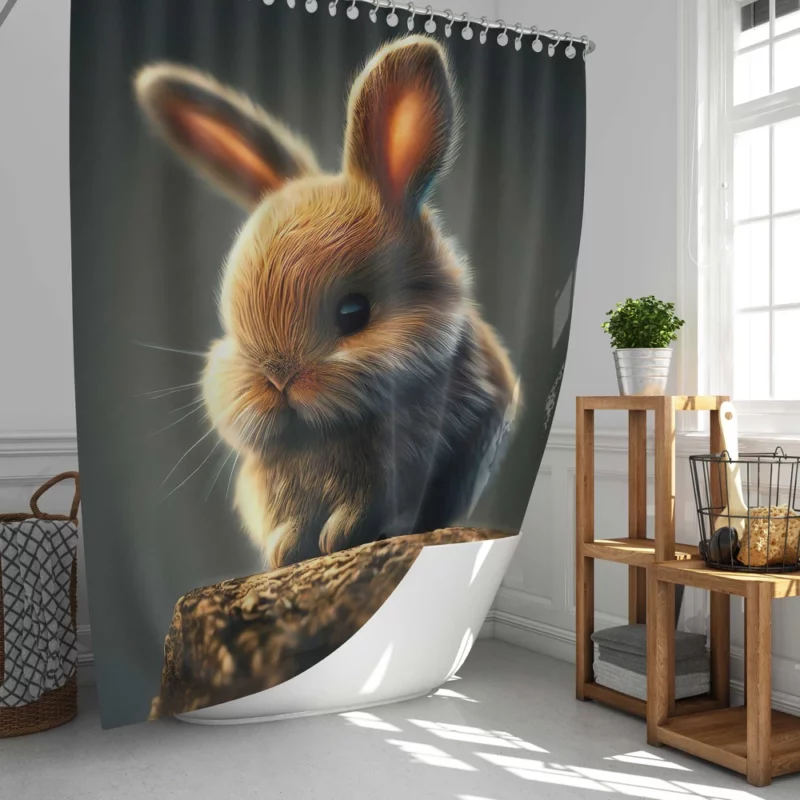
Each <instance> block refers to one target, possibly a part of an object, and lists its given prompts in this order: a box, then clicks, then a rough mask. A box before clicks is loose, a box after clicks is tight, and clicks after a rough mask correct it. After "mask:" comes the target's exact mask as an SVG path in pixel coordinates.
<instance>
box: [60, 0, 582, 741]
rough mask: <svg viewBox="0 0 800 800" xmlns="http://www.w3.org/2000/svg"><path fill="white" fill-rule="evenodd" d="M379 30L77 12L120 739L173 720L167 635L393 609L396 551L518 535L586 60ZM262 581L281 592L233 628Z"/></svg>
mask: <svg viewBox="0 0 800 800" xmlns="http://www.w3.org/2000/svg"><path fill="white" fill-rule="evenodd" d="M295 6H296V7H295ZM377 6H378V7H377V8H376V4H375V3H372V2H369V3H362V2H358V3H356V2H353V0H346V2H344V1H343V2H336V0H334V2H331V3H330V4H328V3H316V2H313V0H310V1H309V2H307V3H303V2H298V3H296V4H295V3H294V2H291V3H286V2H284V1H283V0H278V2H275V3H274V4H272V3H268V2H266V0H265V2H263V3H261V2H250V1H249V0H72V34H71V35H72V55H71V123H70V124H71V183H72V232H73V258H72V263H73V296H74V320H75V322H74V325H75V361H76V385H77V404H78V435H79V453H80V468H81V473H82V485H83V494H84V517H83V525H84V539H85V547H86V560H87V570H88V588H89V597H90V612H91V622H92V637H93V647H94V652H95V658H96V672H97V678H98V683H99V690H100V699H101V711H102V721H103V725H104V726H106V727H109V726H116V725H121V724H126V723H131V722H135V721H139V720H144V719H147V718H148V716H151V717H154V716H159V715H161V714H166V713H172V712H173V711H175V710H180V709H179V708H176V707H175V706H170V705H169V703H165V702H164V697H163V691H162V697H161V701H160V702H159V701H156V702H154V698H157V697H158V695H159V690H160V689H159V687H160V686H162V685H161V681H162V673H163V674H164V675H166V672H168V671H169V669H170V666H169V665H170V664H173V665H174V663H176V662H179V661H180V660H181V659H184V660H185V659H186V658H187V657H188V656H187V654H186V652H185V651H184V650H181V651H180V652H179V653H177V654H176V647H177V648H180V647H182V645H179V644H176V642H175V640H174V639H173V638H170V637H171V633H173V634H174V630H175V624H176V621H175V620H176V618H179V617H180V615H181V614H183V615H184V616H185V615H186V614H188V613H189V612H188V611H187V609H188V608H189V606H191V609H192V613H193V614H195V613H196V614H197V617H196V625H197V626H198V628H199V629H202V636H205V637H207V639H208V641H210V640H211V639H213V638H214V637H215V636H217V637H218V638H219V637H221V636H222V634H221V633H220V631H221V630H223V629H224V631H225V635H226V636H227V635H228V634H229V633H230V629H231V627H235V626H236V625H238V626H240V627H241V625H243V624H245V622H246V621H247V619H249V617H248V615H250V616H251V617H252V616H253V615H258V614H268V615H273V616H275V615H277V616H278V617H280V615H281V614H288V613H290V612H291V614H294V615H295V616H294V617H292V619H293V620H294V622H292V624H295V622H296V619H297V615H298V614H303V615H306V616H309V615H310V616H313V615H314V614H315V613H316V612H317V609H316V608H315V604H316V603H317V602H322V601H321V600H320V601H318V600H316V599H315V600H311V601H308V602H306V605H305V606H304V605H303V603H302V602H300V601H297V602H295V601H296V600H297V597H296V594H297V592H300V593H302V592H305V591H306V588H307V586H310V585H311V584H312V583H313V585H314V587H315V589H314V591H316V592H317V594H316V595H313V597H314V598H318V597H322V596H323V595H324V593H325V592H326V591H328V589H330V592H332V591H333V590H334V589H335V588H337V587H340V585H341V583H342V580H344V581H345V583H347V581H351V582H355V583H358V582H359V581H361V582H362V583H363V582H364V581H367V582H369V581H373V582H374V581H375V580H378V578H376V577H375V574H376V572H379V573H381V575H380V576H379V578H380V580H382V581H383V584H382V585H381V590H380V591H381V592H383V595H381V596H384V595H385V594H386V593H387V592H389V593H390V592H391V590H392V587H393V586H394V585H396V583H397V582H398V581H400V580H402V570H400V571H399V572H398V573H397V575H396V576H394V573H392V572H391V570H389V569H388V567H386V566H385V564H386V563H387V562H385V560H384V561H380V559H381V558H384V557H385V554H386V553H392V554H395V555H396V554H400V556H401V557H402V554H403V553H411V552H416V551H417V550H418V549H419V547H418V543H424V544H427V543H429V542H434V540H435V541H436V542H448V541H461V540H462V539H463V538H464V537H466V538H467V539H469V538H473V539H474V538H481V537H485V536H491V535H501V534H509V533H510V534H517V533H518V532H519V530H520V527H521V525H522V521H523V516H524V515H525V511H526V508H527V505H528V500H529V498H530V494H531V490H532V487H533V483H534V480H535V478H536V473H537V470H538V468H539V464H540V461H541V458H542V454H543V450H544V447H545V445H546V442H547V436H548V432H549V428H550V424H551V421H552V415H553V410H554V407H555V403H556V400H557V397H558V392H559V388H560V383H561V378H562V375H563V370H564V361H565V358H566V352H567V343H568V338H569V325H570V315H571V310H572V296H573V290H574V281H575V265H576V260H577V254H578V245H579V238H580V226H581V214H582V203H583V181H584V141H585V78H584V69H585V64H584V58H582V55H583V49H584V44H583V43H581V42H579V41H575V42H567V41H559V42H556V43H555V47H552V48H548V47H547V46H546V45H547V41H546V40H545V47H543V48H542V47H541V44H542V42H541V41H538V40H539V38H540V37H539V36H533V35H531V34H530V33H529V32H527V29H526V31H525V32H524V35H523V31H522V29H521V27H520V28H518V29H516V31H515V29H514V27H513V26H511V27H509V28H508V30H506V31H503V30H502V29H491V30H489V29H488V28H486V26H482V25H480V24H476V23H475V22H474V21H473V22H471V23H470V22H469V21H468V20H460V19H459V18H458V17H456V19H455V20H452V17H451V18H449V19H443V18H441V17H438V18H436V19H434V17H433V16H429V15H427V14H426V13H424V12H422V11H420V12H419V13H411V12H409V11H407V10H405V8H403V9H400V8H396V9H393V8H392V7H391V6H390V4H389V3H378V4H377ZM356 12H360V13H356ZM393 21H394V23H395V24H394V25H392V22H393ZM484 40H485V41H484ZM503 42H505V46H503ZM548 50H550V52H548ZM442 530H444V531H445V532H444V533H436V534H433V533H431V532H434V531H439V532H441V531H442ZM470 531H472V533H470ZM492 532H495V533H492ZM426 537H428V538H426ZM430 537H433V539H432V538H430ZM444 546H447V545H446V544H445V545H444ZM415 548H416V549H415ZM370 559H372V560H370ZM375 559H379V562H380V564H381V565H383V566H381V567H380V568H375V567H374V564H375V563H376V562H375ZM368 563H369V564H371V565H372V566H370V567H369V569H367V567H366V566H365V565H367V564H368ZM330 564H335V565H338V566H337V567H336V568H335V569H334V568H330V569H329V568H328V567H329V566H330ZM342 572H344V573H346V575H345V578H344V579H343V578H342ZM248 576H257V577H256V578H248ZM393 576H394V577H393ZM243 580H251V581H256V582H258V581H260V583H257V585H258V586H260V587H262V589H264V587H272V588H269V589H264V590H263V591H262V592H261V594H260V595H258V597H257V600H258V602H256V601H255V600H253V601H252V602H251V600H249V599H248V598H247V597H246V596H245V597H244V599H243V600H242V601H241V602H240V603H239V605H237V606H236V609H235V612H234V611H231V610H228V611H225V609H226V608H229V607H228V606H226V605H225V602H227V600H226V601H225V602H222V601H221V600H220V598H221V597H224V598H228V597H232V596H233V594H235V593H236V592H239V593H240V594H242V593H244V594H246V593H247V592H246V591H245V590H247V587H249V586H251V584H249V583H242V581H243ZM334 584H335V586H334ZM252 585H256V584H252ZM370 585H372V584H370ZM298 586H300V589H298V588H297V587H298ZM209 587H210V588H209ZM243 587H244V588H243ZM275 587H279V588H278V589H276V588H275ZM304 587H305V588H304ZM253 591H255V590H253ZM270 592H272V594H270ZM287 592H289V593H293V594H292V598H293V599H292V601H291V602H290V601H289V600H288V599H287V595H286V593H287ZM376 592H377V590H375V591H374V592H373V591H372V590H370V592H368V593H367V594H368V596H369V597H370V600H371V601H372V602H373V605H374V604H375V603H377V601H375V596H376ZM226 593H227V594H226ZM377 594H380V593H379V592H377ZM304 596H305V597H306V598H308V597H311V596H312V595H309V594H307V593H306V594H305V595H304ZM252 597H256V595H252ZM265 597H267V599H268V601H269V602H266V601H264V598H265ZM187 598H188V600H187ZM239 599H240V600H241V598H239ZM251 599H252V598H251ZM262 601H264V602H262ZM237 602H238V601H237ZM326 602H328V601H327V600H326ZM248 603H249V605H248ZM176 604H178V605H176ZM284 606H286V608H287V609H290V612H289V611H286V612H284V611H283V610H282V609H283V607H284ZM371 607H372V606H370V605H369V603H367V604H366V605H365V606H364V607H363V608H362V612H363V613H362V614H361V618H360V621H358V622H355V623H352V621H351V623H352V624H351V629H350V630H349V631H348V633H347V634H346V635H348V636H349V635H351V634H352V629H353V628H354V627H355V628H357V627H358V625H360V624H363V623H364V618H365V617H368V616H369V613H371V612H370V611H364V609H365V608H366V609H369V608H371ZM212 609H213V614H212ZM328 610H330V609H328ZM339 612H341V613H339ZM326 613H327V612H326ZM344 614H345V612H344V611H343V610H342V609H341V608H336V606H335V602H334V606H333V613H332V617H333V618H335V619H338V618H339V617H342V616H343V615H344ZM234 617H235V619H234ZM242 620H244V621H245V622H242ZM184 622H185V619H184ZM193 624H194V623H193ZM285 624H286V621H285V619H279V627H280V625H282V626H284V627H283V628H281V630H283V632H284V634H285V633H286V630H285ZM332 624H333V625H334V627H335V624H338V623H335V622H334V623H332ZM171 625H172V627H171ZM315 630H317V629H316V628H315ZM331 630H332V628H330V626H329V627H328V628H326V629H325V631H326V632H325V633H324V635H323V634H319V633H317V634H316V637H317V640H316V641H315V642H314V645H313V646H311V645H308V646H306V645H305V644H304V645H303V647H301V648H300V650H301V654H300V656H298V655H297V653H295V654H294V655H293V657H292V658H291V659H289V657H288V656H286V657H285V659H284V660H283V661H282V660H281V658H282V657H281V656H280V653H281V652H284V651H283V650H280V649H273V650H269V653H270V654H271V656H270V657H271V658H272V661H271V662H270V663H269V664H267V663H265V662H266V657H265V656H264V653H265V652H267V650H266V649H261V648H268V646H269V643H268V642H265V641H264V640H259V641H258V643H257V644H256V645H253V646H252V647H251V650H252V652H251V653H250V656H251V661H250V662H248V663H252V664H255V663H256V662H257V663H258V680H261V681H266V682H265V683H262V684H259V683H258V680H256V681H255V682H254V680H253V675H252V674H250V675H249V676H248V679H247V680H245V679H244V678H242V679H241V680H238V679H237V677H236V674H238V673H237V671H236V670H234V669H229V670H228V672H229V673H236V674H234V677H233V679H231V680H229V681H228V683H227V686H228V694H227V695H226V697H227V698H229V699H230V698H234V697H238V696H243V695H247V694H248V693H251V692H253V691H256V690H257V689H258V687H259V685H264V686H266V685H274V684H275V683H277V682H280V681H282V680H286V679H288V678H289V677H291V676H292V675H296V674H298V672H301V671H302V670H304V669H307V668H309V667H310V666H312V665H313V664H314V663H316V662H317V661H319V659H321V658H324V657H325V654H326V653H330V652H331V651H332V650H333V649H335V648H336V646H338V644H339V643H340V642H341V640H342V637H341V636H340V637H339V638H336V636H335V635H334V634H332V633H330V631H331ZM326 637H327V638H326ZM240 638H242V637H240ZM320 638H321V639H322V641H320ZM226 641H227V640H226ZM239 644H240V645H241V646H242V647H244V646H245V645H244V644H243V643H241V642H240V643H239ZM251 644H252V643H251ZM214 646H215V647H217V649H216V650H215V651H214V652H215V653H216V656H217V660H216V662H215V663H216V664H217V667H216V668H215V669H217V670H220V671H221V670H223V669H224V668H226V667H225V665H226V663H227V661H226V660H230V658H231V654H230V653H229V650H228V649H226V646H223V645H222V644H219V642H216V644H215V645H214ZM237 646H238V645H237ZM276 653H277V654H278V655H275V654H276ZM165 655H166V662H167V666H166V667H165ZM170 659H172V661H170ZM237 663H238V662H237ZM228 667H230V664H229V663H228ZM237 669H238V667H237ZM254 669H255V668H254ZM220 675H221V672H213V673H212V674H211V675H210V676H206V677H207V684H208V686H213V685H216V684H217V683H219V681H220V680H222V678H221V677H220ZM228 678H230V674H229V675H228ZM174 688H175V687H173V689H174ZM183 688H185V687H183ZM162 690H163V686H162ZM203 698H205V699H203ZM193 702H194V705H193V706H192V707H193V708H197V707H202V706H203V704H204V703H212V702H215V701H214V700H213V699H212V698H211V695H204V694H202V693H199V694H197V693H196V696H195V698H194V701H193Z"/></svg>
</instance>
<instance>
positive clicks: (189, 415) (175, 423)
mask: <svg viewBox="0 0 800 800" xmlns="http://www.w3.org/2000/svg"><path fill="white" fill-rule="evenodd" d="M201 402H202V401H201ZM202 408H203V406H202V405H198V406H197V407H196V408H193V409H192V410H191V411H189V412H188V413H186V414H184V415H183V416H182V417H180V418H179V419H176V420H175V421H174V422H170V424H169V425H166V426H165V427H163V428H161V430H158V431H156V432H155V433H151V434H150V436H158V434H159V433H164V431H168V430H169V429H170V428H172V427H174V426H175V425H177V424H178V423H179V422H183V421H184V420H185V419H188V418H189V417H191V416H192V414H196V413H197V412H198V411H201V410H202ZM208 416H209V415H208V414H207V413H206V414H205V415H204V416H203V418H202V420H201V422H202V421H203V420H206V419H208Z"/></svg>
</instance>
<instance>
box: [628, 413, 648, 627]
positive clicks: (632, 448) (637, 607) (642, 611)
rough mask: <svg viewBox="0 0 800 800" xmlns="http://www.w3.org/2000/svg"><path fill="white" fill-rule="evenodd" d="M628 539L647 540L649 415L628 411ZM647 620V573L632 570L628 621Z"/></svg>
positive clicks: (641, 622) (629, 580) (638, 568)
mask: <svg viewBox="0 0 800 800" xmlns="http://www.w3.org/2000/svg"><path fill="white" fill-rule="evenodd" d="M628 538H630V539H645V538H647V412H646V411H629V412H628ZM646 621H647V572H646V570H645V569H644V568H643V567H628V622H630V624H631V625H634V624H636V623H639V624H644V623H645V622H646Z"/></svg>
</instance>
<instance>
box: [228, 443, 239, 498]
mask: <svg viewBox="0 0 800 800" xmlns="http://www.w3.org/2000/svg"><path fill="white" fill-rule="evenodd" d="M239 455H240V451H237V453H236V458H234V459H233V466H232V467H231V474H230V475H229V477H228V488H227V489H225V499H226V500H227V499H228V493H229V492H230V490H231V481H232V480H233V473H234V472H236V465H237V464H238V463H239Z"/></svg>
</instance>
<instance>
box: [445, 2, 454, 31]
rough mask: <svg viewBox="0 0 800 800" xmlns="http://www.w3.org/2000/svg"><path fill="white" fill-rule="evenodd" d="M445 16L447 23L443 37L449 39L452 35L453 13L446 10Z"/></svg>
mask: <svg viewBox="0 0 800 800" xmlns="http://www.w3.org/2000/svg"><path fill="white" fill-rule="evenodd" d="M444 13H445V14H446V15H447V23H446V24H445V26H444V35H445V36H446V37H447V38H448V39H449V38H450V37H451V36H452V35H453V20H454V19H455V17H454V16H453V12H452V11H451V10H450V9H449V8H448V9H447V10H446V11H445V12H444Z"/></svg>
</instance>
